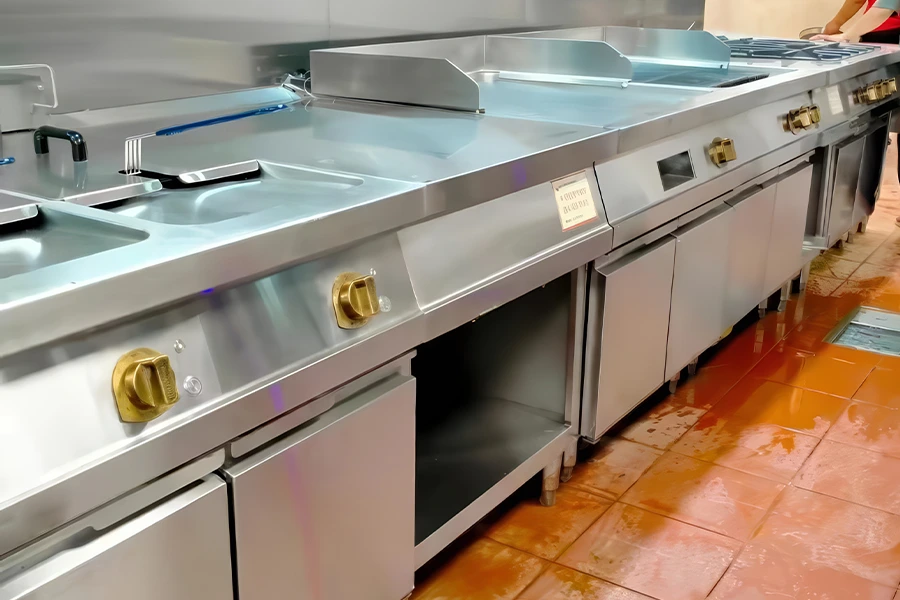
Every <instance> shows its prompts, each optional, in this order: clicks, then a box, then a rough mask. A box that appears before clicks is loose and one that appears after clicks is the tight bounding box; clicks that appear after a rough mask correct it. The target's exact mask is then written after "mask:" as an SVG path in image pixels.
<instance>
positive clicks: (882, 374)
mask: <svg viewBox="0 0 900 600" xmlns="http://www.w3.org/2000/svg"><path fill="white" fill-rule="evenodd" d="M892 359H894V360H892ZM898 361H900V357H889V356H885V357H882V358H881V360H880V361H879V363H878V364H879V365H893V364H897V365H900V362H898ZM853 399H854V400H858V401H860V402H867V403H869V404H878V405H880V406H886V407H888V408H896V409H900V370H894V369H890V368H888V369H886V368H883V367H881V366H878V367H876V368H875V370H874V371H872V372H871V373H870V374H869V376H868V378H866V381H865V383H863V384H862V387H861V388H859V390H858V391H857V392H856V394H855V395H854V396H853Z"/></svg>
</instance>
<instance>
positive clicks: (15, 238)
mask: <svg viewBox="0 0 900 600" xmlns="http://www.w3.org/2000/svg"><path fill="white" fill-rule="evenodd" d="M147 237H148V234H147V233H145V232H143V231H139V230H136V229H129V228H127V227H121V226H119V225H112V224H110V223H104V222H101V221H94V220H91V219H85V218H83V217H78V216H74V215H71V214H67V213H61V212H56V211H53V210H46V209H45V208H44V207H41V206H39V207H38V210H37V211H36V213H35V215H34V216H33V217H32V218H29V219H27V220H20V221H17V222H15V223H11V224H7V225H3V226H2V227H0V279H6V278H7V277H12V276H13V275H20V274H22V273H28V272H32V271H36V270H38V269H43V268H45V267H49V266H52V265H57V264H60V263H64V262H68V261H71V260H76V259H79V258H84V257H85V256H90V255H93V254H98V253H100V252H105V251H107V250H112V249H114V248H121V247H122V246H128V245H130V244H134V243H136V242H140V241H142V240H144V239H146V238H147Z"/></svg>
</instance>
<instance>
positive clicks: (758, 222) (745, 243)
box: [725, 185, 775, 328]
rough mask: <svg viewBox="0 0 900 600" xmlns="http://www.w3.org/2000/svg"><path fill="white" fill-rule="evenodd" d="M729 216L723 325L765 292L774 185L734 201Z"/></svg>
mask: <svg viewBox="0 0 900 600" xmlns="http://www.w3.org/2000/svg"><path fill="white" fill-rule="evenodd" d="M729 204H731V206H732V207H733V208H734V217H733V218H732V220H731V240H730V245H729V256H728V291H727V293H726V295H725V326H726V328H727V327H730V326H732V325H734V324H735V323H737V322H738V321H740V320H741V319H742V318H743V317H744V315H746V314H747V313H748V312H750V311H751V310H753V309H754V308H756V306H757V305H758V304H759V303H760V301H762V299H763V297H764V296H765V295H766V294H767V293H768V290H766V289H765V287H766V281H765V279H766V263H767V261H768V254H769V237H770V234H771V230H772V213H773V211H774V208H775V185H769V186H768V187H765V188H763V189H761V190H758V191H756V192H755V193H752V194H750V195H747V196H744V197H743V198H740V199H738V200H736V201H735V202H729Z"/></svg>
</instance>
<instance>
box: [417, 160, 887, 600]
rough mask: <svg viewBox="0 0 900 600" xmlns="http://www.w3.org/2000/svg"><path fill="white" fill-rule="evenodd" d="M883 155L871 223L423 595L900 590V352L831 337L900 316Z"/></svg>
mask: <svg viewBox="0 0 900 600" xmlns="http://www.w3.org/2000/svg"><path fill="white" fill-rule="evenodd" d="M892 148H896V146H893V147H892ZM887 165H888V166H887V167H886V170H885V181H884V183H883V184H882V185H883V188H884V189H883V192H882V194H881V198H880V200H879V206H878V210H877V211H876V213H875V215H873V217H872V219H871V220H870V222H869V227H868V230H867V232H866V233H865V234H862V235H857V236H856V237H855V238H854V241H853V243H852V244H846V245H845V246H844V247H843V248H841V249H834V250H832V251H830V252H829V253H827V254H825V255H824V256H822V257H820V258H819V259H817V260H816V261H815V262H814V263H813V269H812V276H811V280H810V283H809V286H808V288H807V290H806V293H805V294H804V295H795V296H794V297H793V298H792V299H791V302H790V305H789V306H788V308H787V310H786V311H785V312H783V313H775V312H771V313H769V314H768V315H767V316H766V317H765V318H763V319H762V320H759V321H756V322H749V323H748V324H746V326H744V327H743V328H741V329H740V330H738V331H736V332H735V333H734V334H733V335H732V336H731V337H730V338H729V339H726V340H725V341H724V342H722V343H721V344H720V345H719V346H718V347H717V348H715V349H714V350H713V351H711V352H709V353H708V354H709V356H708V357H706V358H705V360H704V361H703V363H702V365H703V366H702V368H701V369H700V370H699V372H698V373H697V375H696V376H695V377H693V378H691V379H688V380H686V381H685V380H683V381H682V384H681V385H680V386H679V388H678V390H677V392H676V393H675V394H673V395H671V396H668V397H665V396H660V397H659V398H658V399H657V401H655V402H651V403H650V404H649V405H645V406H643V407H642V408H641V410H640V414H638V415H636V416H633V417H632V419H631V422H630V423H629V424H627V425H625V426H623V427H621V428H619V430H618V431H617V432H616V433H615V434H614V435H613V436H611V437H609V438H607V439H605V440H604V441H603V442H601V443H600V444H598V445H597V446H595V447H593V448H591V449H589V450H588V451H587V452H586V453H585V454H584V456H583V457H582V458H581V460H580V462H579V465H578V466H577V467H576V470H575V474H574V477H573V478H572V480H571V481H569V482H568V483H565V484H562V486H561V487H560V490H559V493H558V499H557V503H556V506H554V507H552V508H543V507H541V506H539V505H538V503H537V502H536V501H535V500H531V499H526V500H523V501H522V502H521V503H519V504H517V505H514V506H512V507H511V508H510V509H509V510H507V511H505V512H504V513H503V514H500V515H499V516H496V517H494V518H492V519H491V522H490V523H489V524H486V525H483V526H482V527H480V528H476V533H475V534H474V535H473V534H470V535H469V536H468V537H467V538H465V539H464V540H463V541H462V543H461V544H460V545H459V547H458V548H455V549H454V551H453V552H451V553H450V555H449V556H443V557H440V560H439V564H438V565H437V566H434V565H433V567H434V568H433V569H432V572H431V574H430V575H429V576H427V578H426V579H425V580H424V581H422V582H420V583H419V585H418V586H417V589H416V591H415V593H414V594H413V598H414V599H420V600H426V599H427V600H463V599H465V600H482V599H484V600H514V599H517V598H518V599H520V600H539V599H560V600H639V599H643V600H646V599H647V598H656V599H657V600H694V599H702V598H713V599H716V600H763V599H769V598H772V599H779V600H782V599H810V600H813V599H815V600H851V599H854V600H855V599H859V600H892V599H896V600H900V592H898V591H897V589H898V586H900V358H897V357H885V356H882V355H878V354H873V353H869V352H865V351H861V350H855V349H851V348H845V347H839V346H833V345H830V344H825V343H823V342H822V339H823V338H824V337H825V336H826V335H827V334H828V333H829V331H830V330H831V329H832V328H833V327H834V326H835V325H836V324H837V323H838V321H840V319H841V318H843V317H844V316H845V315H846V314H847V313H848V312H850V311H851V310H852V309H853V308H854V307H856V306H860V305H865V306H874V307H879V308H884V309H887V310H892V311H900V228H898V227H897V226H896V225H895V223H894V220H895V218H896V216H897V215H900V186H898V184H897V172H896V169H895V168H894V166H895V165H896V155H895V154H893V153H892V154H890V155H889V157H888V161H887Z"/></svg>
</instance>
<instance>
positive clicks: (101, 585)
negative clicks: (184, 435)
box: [0, 475, 233, 600]
mask: <svg viewBox="0 0 900 600" xmlns="http://www.w3.org/2000/svg"><path fill="white" fill-rule="evenodd" d="M140 494H141V492H140V491H139V492H137V493H136V494H134V496H138V495H140ZM125 500H126V502H131V501H132V500H133V499H132V498H126V499H125ZM122 504H125V502H119V503H114V504H112V505H110V506H107V507H105V508H103V509H100V510H99V511H97V512H96V513H93V514H92V515H90V516H88V517H85V518H84V519H83V522H78V521H76V522H75V523H73V524H71V525H69V526H67V529H68V530H70V531H72V533H73V535H72V536H71V538H69V539H66V540H59V541H58V542H57V543H55V544H54V546H55V549H56V550H58V552H56V553H55V554H53V555H51V556H49V557H41V548H38V549H37V554H36V555H35V556H32V558H31V560H32V561H35V559H36V558H38V557H41V558H39V559H38V560H39V561H40V562H36V561H35V562H36V564H34V566H32V567H30V568H28V569H27V570H25V571H23V572H22V573H20V574H18V575H16V576H15V577H13V578H11V579H4V580H3V581H2V583H0V598H10V599H15V600H123V599H126V598H127V599H128V600H159V599H162V598H165V599H166V600H198V599H200V598H209V599H213V598H215V599H216V600H229V599H230V598H232V597H233V593H232V587H231V585H232V580H231V553H230V539H229V536H228V494H227V491H226V489H225V484H224V483H223V482H222V480H221V479H219V478H218V477H216V476H215V475H208V476H207V477H205V478H204V479H203V480H201V481H199V482H197V483H195V484H194V485H193V486H192V487H190V488H188V489H186V490H184V491H182V492H180V493H178V494H176V495H174V496H171V497H170V498H169V499H167V500H165V501H163V502H161V503H159V504H156V505H155V506H153V507H151V508H149V509H147V510H146V511H144V512H142V513H140V514H138V515H137V516H134V517H131V518H129V519H126V520H125V521H121V522H118V523H116V524H115V525H113V526H110V524H109V519H113V520H114V519H117V518H121V517H120V515H121V513H122V510H128V509H129V508H128V507H127V506H122ZM131 510H134V507H131ZM126 514H127V513H126ZM41 543H42V542H37V545H40V544H41ZM43 543H44V544H47V543H48V542H47V541H45V542H43ZM51 543H52V539H51ZM51 547H53V546H51ZM43 550H44V551H45V552H46V551H47V548H46V547H45V548H44V549H43ZM27 551H28V550H27V549H26V550H25V551H24V552H27ZM9 560H10V561H16V560H17V556H16V555H12V557H10V558H9ZM28 562H29V561H28V560H27V559H25V562H24V563H23V564H28Z"/></svg>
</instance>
